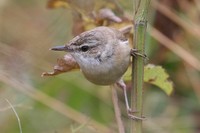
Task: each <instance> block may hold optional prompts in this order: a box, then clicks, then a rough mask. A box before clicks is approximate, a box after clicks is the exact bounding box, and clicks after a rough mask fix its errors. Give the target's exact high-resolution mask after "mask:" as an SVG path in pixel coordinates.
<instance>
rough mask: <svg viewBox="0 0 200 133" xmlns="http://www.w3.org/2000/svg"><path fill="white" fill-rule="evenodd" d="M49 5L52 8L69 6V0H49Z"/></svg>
mask: <svg viewBox="0 0 200 133" xmlns="http://www.w3.org/2000/svg"><path fill="white" fill-rule="evenodd" d="M47 7H48V8H50V9H53V8H60V7H63V8H67V7H69V1H68V0H49V1H48V2H47Z"/></svg>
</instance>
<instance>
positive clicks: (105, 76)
mask: <svg viewBox="0 0 200 133" xmlns="http://www.w3.org/2000/svg"><path fill="white" fill-rule="evenodd" d="M124 33H125V32H123V30H118V29H115V28H111V27H106V26H99V27H96V28H94V29H92V30H89V31H85V32H83V33H81V34H80V35H77V36H76V37H74V38H73V39H72V40H70V41H69V42H68V43H67V44H65V45H62V46H55V47H53V48H51V49H50V50H54V51H65V52H67V53H68V54H70V55H71V56H72V57H73V58H74V59H75V61H76V62H77V64H78V65H79V67H80V69H81V71H82V73H83V75H84V77H85V78H86V79H87V80H88V81H90V82H92V83H94V84H96V85H117V86H118V87H119V88H121V89H122V90H123V93H124V97H125V104H126V110H127V113H128V116H129V117H130V118H132V119H139V120H141V119H142V118H139V117H136V116H134V115H132V114H131V113H132V111H131V108H130V106H129V103H128V97H127V88H126V84H125V83H124V81H123V78H122V77H123V75H124V73H125V72H126V70H127V69H128V67H129V65H130V57H131V55H133V56H135V55H140V54H139V53H138V51H137V50H136V49H132V48H131V47H130V45H129V41H128V38H126V37H125V35H124ZM140 56H141V55H140Z"/></svg>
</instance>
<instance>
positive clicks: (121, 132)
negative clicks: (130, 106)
mask: <svg viewBox="0 0 200 133" xmlns="http://www.w3.org/2000/svg"><path fill="white" fill-rule="evenodd" d="M111 89H112V101H113V105H114V111H115V118H116V120H117V126H118V131H119V133H125V128H124V124H123V122H122V118H121V111H120V107H119V104H118V96H117V90H116V86H115V85H112V86H111Z"/></svg>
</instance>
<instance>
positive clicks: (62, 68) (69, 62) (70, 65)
mask: <svg viewBox="0 0 200 133" xmlns="http://www.w3.org/2000/svg"><path fill="white" fill-rule="evenodd" d="M53 69H54V70H53V72H44V73H42V75H41V76H42V77H44V76H54V75H58V74H61V73H65V72H69V71H72V70H74V69H79V65H78V64H77V62H76V60H75V59H74V58H73V57H72V56H71V55H70V54H66V55H65V56H64V58H59V59H57V64H56V65H55V66H54V68H53Z"/></svg>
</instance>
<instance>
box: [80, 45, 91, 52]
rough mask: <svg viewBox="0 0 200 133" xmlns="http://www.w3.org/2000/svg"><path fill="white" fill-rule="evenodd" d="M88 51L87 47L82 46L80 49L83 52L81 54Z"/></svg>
mask: <svg viewBox="0 0 200 133" xmlns="http://www.w3.org/2000/svg"><path fill="white" fill-rule="evenodd" d="M88 49H89V46H82V47H81V51H83V52H86V51H88Z"/></svg>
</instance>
